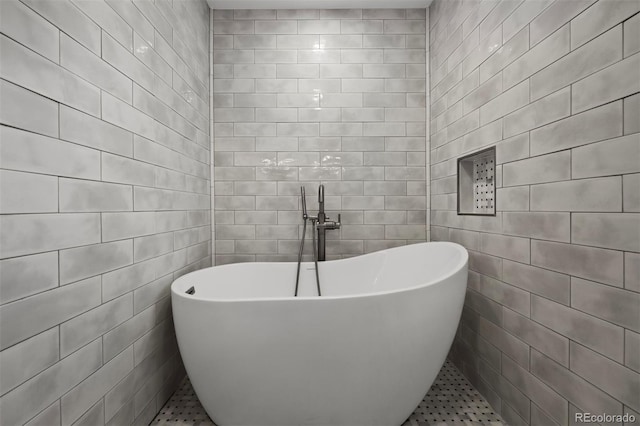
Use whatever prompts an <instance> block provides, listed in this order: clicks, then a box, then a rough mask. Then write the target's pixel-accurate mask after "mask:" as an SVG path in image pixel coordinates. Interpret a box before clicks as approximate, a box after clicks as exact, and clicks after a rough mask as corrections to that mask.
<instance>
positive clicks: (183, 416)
mask: <svg viewBox="0 0 640 426" xmlns="http://www.w3.org/2000/svg"><path fill="white" fill-rule="evenodd" d="M165 424H172V425H181V426H187V425H189V426H205V425H206V426H215V424H214V423H213V422H212V421H211V419H210V418H209V416H207V413H206V412H205V411H204V408H202V405H200V402H199V401H198V398H197V397H196V394H195V392H194V391H193V388H192V387H191V383H190V382H189V379H188V378H186V379H185V380H184V382H182V384H181V385H180V388H179V389H178V390H177V391H176V393H175V394H173V396H172V397H171V398H170V399H169V401H168V402H167V403H166V404H165V406H164V407H162V410H160V413H159V414H158V415H157V416H156V418H155V419H153V422H151V425H165ZM478 424H482V425H491V426H498V425H500V426H501V425H503V422H502V419H501V418H500V416H499V415H498V414H496V413H494V412H493V409H492V408H491V406H490V405H489V403H488V402H487V401H486V400H485V399H484V398H483V397H482V395H480V393H478V391H477V390H476V389H475V388H474V387H473V386H472V385H471V383H469V381H468V380H467V379H466V378H465V377H464V376H463V375H462V374H461V373H460V372H459V371H458V369H457V368H456V367H454V365H453V364H452V363H451V362H449V361H447V362H446V363H445V364H444V367H442V370H440V374H438V377H437V378H436V380H435V382H434V383H433V385H432V386H431V389H430V390H429V393H427V395H426V396H425V397H424V400H422V402H421V403H420V405H419V406H418V408H416V411H415V412H414V413H413V414H412V415H411V417H409V418H408V419H407V421H406V422H404V424H403V425H402V426H435V425H438V426H450V425H456V426H457V425H478Z"/></svg>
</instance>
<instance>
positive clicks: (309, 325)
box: [171, 242, 468, 426]
mask: <svg viewBox="0 0 640 426" xmlns="http://www.w3.org/2000/svg"><path fill="white" fill-rule="evenodd" d="M467 262H468V255H467V252H466V250H465V249H464V248H463V247H461V246H459V245H457V244H454V243H446V242H437V243H422V244H415V245H410V246H405V247H399V248H394V249H389V250H385V251H380V252H376V253H371V254H367V255H363V256H359V257H355V258H351V259H345V260H337V261H329V262H324V263H321V264H320V267H319V274H320V280H321V284H322V291H323V294H322V297H320V298H319V297H317V296H316V294H315V277H314V270H313V264H312V263H304V264H303V268H302V280H301V281H302V282H301V295H302V297H297V298H294V297H293V291H294V287H295V273H296V264H295V263H247V264H235V265H225V266H219V267H213V268H208V269H204V270H200V271H197V272H193V273H190V274H188V275H185V276H183V277H181V278H179V279H178V280H176V281H175V282H174V283H173V285H172V286H171V290H172V292H171V293H172V304H173V316H174V322H175V328H176V334H177V337H178V344H179V347H180V353H181V355H182V358H183V361H184V364H185V367H186V370H187V373H188V375H189V377H190V379H191V382H192V383H193V386H194V389H195V391H196V393H197V395H198V398H199V399H200V401H201V402H202V404H203V406H204V408H205V409H206V410H207V412H208V413H209V415H210V416H211V418H212V419H213V421H214V422H216V424H218V425H219V426H231V425H235V426H288V425H332V426H358V425H380V426H391V425H400V424H402V422H403V421H404V420H406V418H407V417H408V416H409V415H410V414H411V413H412V412H413V410H414V409H415V407H416V406H417V405H418V403H419V402H420V401H421V400H422V398H423V397H424V395H425V393H426V392H427V391H428V389H429V387H430V386H431V384H432V383H433V380H434V379H435V377H436V375H437V374H438V372H439V370H440V368H441V367H442V365H443V363H444V360H445V357H446V355H447V353H448V351H449V348H450V346H451V343H452V341H453V337H454V334H455V331H456V328H457V325H458V321H459V319H460V314H461V312H462V306H463V301H464V295H465V290H466V283H467ZM192 286H193V287H194V288H195V290H196V292H195V294H194V295H189V294H186V291H187V290H188V289H189V288H190V287H192Z"/></svg>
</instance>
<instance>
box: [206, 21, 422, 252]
mask: <svg viewBox="0 0 640 426" xmlns="http://www.w3.org/2000/svg"><path fill="white" fill-rule="evenodd" d="M211 15H212V16H211V32H212V34H211V37H212V50H211V53H212V83H211V88H212V90H211V96H212V105H213V108H212V114H213V150H212V153H213V157H214V160H213V162H212V164H213V176H214V177H213V179H212V180H213V181H214V183H213V188H212V192H213V194H214V200H213V205H214V208H213V210H212V213H213V219H212V221H213V222H214V223H215V228H214V233H213V240H214V241H215V244H214V249H213V250H214V261H215V263H216V264H224V263H231V262H241V261H283V260H295V259H296V254H297V250H298V239H299V238H300V237H301V234H302V228H301V223H302V219H301V213H300V208H301V206H300V197H299V188H300V186H301V185H304V186H305V188H306V192H307V203H308V206H309V209H310V210H311V211H315V210H316V209H317V206H318V203H317V193H316V191H317V187H318V185H319V184H320V183H324V184H325V185H326V189H325V191H326V192H325V193H326V200H325V201H326V207H327V209H328V210H329V212H328V213H329V215H330V216H331V218H332V219H337V213H338V212H341V213H342V222H343V227H342V229H341V230H338V231H331V232H329V233H327V238H328V241H327V258H328V259H339V258H343V257H349V256H355V255H358V254H363V253H367V252H371V251H376V250H381V249H384V248H388V247H393V246H397V245H404V244H408V243H412V242H419V241H425V240H427V239H428V238H429V228H428V219H429V215H428V214H425V213H424V212H425V211H426V210H428V208H429V205H428V196H427V194H428V191H429V184H428V181H427V180H426V177H427V174H426V164H427V163H428V156H429V152H428V151H429V150H428V149H427V146H428V143H429V138H428V136H427V135H428V127H429V126H428V120H427V113H428V105H429V102H428V93H427V91H426V86H427V84H426V82H427V81H428V71H427V70H428V67H427V64H428V47H427V46H428V43H427V22H428V11H426V10H425V9H380V10H378V9H344V10H342V9H341V10H313V9H312V10H235V11H230V10H213V11H212V12H211ZM307 237H309V235H308V233H307ZM310 255H311V251H310V247H309V250H308V251H305V256H306V258H309V256H310Z"/></svg>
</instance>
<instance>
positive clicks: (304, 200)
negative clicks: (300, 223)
mask: <svg viewBox="0 0 640 426" xmlns="http://www.w3.org/2000/svg"><path fill="white" fill-rule="evenodd" d="M300 200H301V201H302V218H303V219H306V218H307V217H308V216H307V197H306V194H305V191H304V186H300Z"/></svg>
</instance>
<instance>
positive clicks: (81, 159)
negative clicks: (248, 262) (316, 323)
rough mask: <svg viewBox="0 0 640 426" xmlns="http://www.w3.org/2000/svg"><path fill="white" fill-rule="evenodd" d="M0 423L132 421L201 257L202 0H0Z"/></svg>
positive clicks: (205, 121)
mask: <svg viewBox="0 0 640 426" xmlns="http://www.w3.org/2000/svg"><path fill="white" fill-rule="evenodd" d="M0 33H1V35H0V44H1V48H0V78H1V79H0V92H1V95H0V122H1V124H2V126H1V128H0V168H1V169H2V170H0V194H1V198H0V213H2V216H0V234H1V236H0V238H1V239H2V244H1V247H2V248H1V249H0V257H1V260H0V268H1V272H0V305H1V306H0V323H1V324H2V326H1V327H2V332H1V333H0V350H1V351H2V352H0V371H1V373H0V374H2V381H1V385H0V423H2V424H6V425H14V424H25V423H27V424H34V425H35V424H46V425H48V426H53V425H62V424H64V425H70V424H91V425H96V424H114V425H125V424H134V423H136V424H148V423H149V421H151V419H153V417H154V416H155V414H156V412H157V411H158V410H159V409H160V408H161V407H162V405H163V404H164V402H165V401H166V400H167V399H168V397H169V396H170V395H171V394H172V393H173V391H174V390H175V389H176V386H177V384H178V382H179V381H180V380H182V378H183V377H184V368H183V366H182V362H181V360H180V356H179V354H178V348H177V344H176V340H175V336H174V334H173V325H172V320H171V309H170V298H169V285H170V284H171V282H172V281H173V280H174V279H175V278H177V277H178V276H180V275H182V274H185V273H187V272H189V271H192V270H195V269H199V268H202V267H205V266H209V265H210V264H211V256H210V242H211V215H210V186H211V185H210V122H209V120H210V117H209V114H208V113H209V97H210V96H209V62H208V52H209V50H208V45H209V8H208V6H207V5H206V3H205V2H204V1H189V2H183V1H176V2H172V1H167V0H161V1H156V2H150V1H140V0H135V1H133V2H132V1H128V0H126V1H125V0H105V1H103V0H97V1H87V0H73V1H69V0H59V1H37V0H25V1H17V0H6V1H1V2H0Z"/></svg>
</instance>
